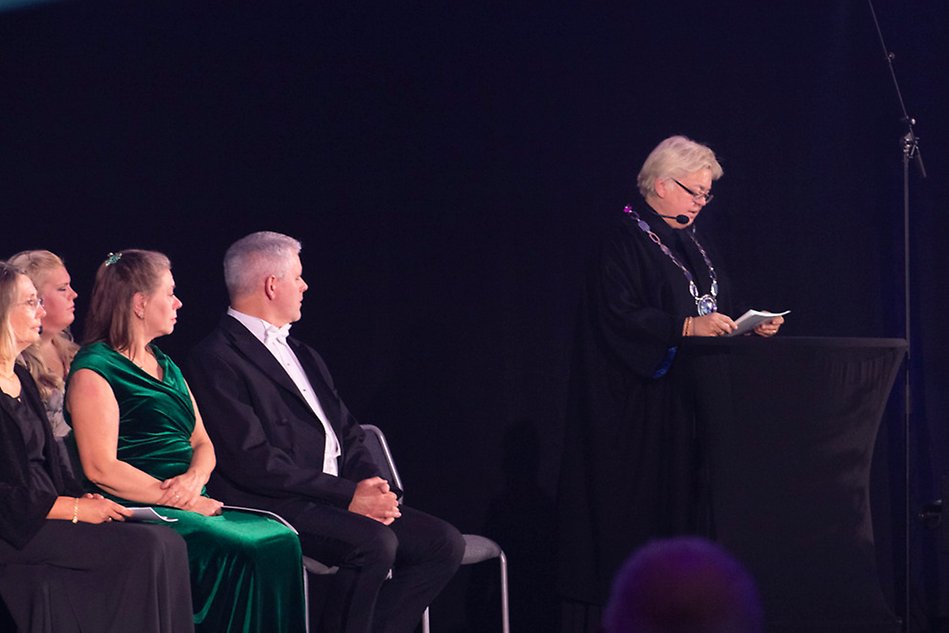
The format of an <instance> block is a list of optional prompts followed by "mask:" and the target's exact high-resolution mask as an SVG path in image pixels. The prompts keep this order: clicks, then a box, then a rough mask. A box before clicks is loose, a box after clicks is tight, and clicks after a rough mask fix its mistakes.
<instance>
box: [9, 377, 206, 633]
mask: <svg viewBox="0 0 949 633" xmlns="http://www.w3.org/2000/svg"><path fill="white" fill-rule="evenodd" d="M16 374H17V376H18V377H19V379H20V383H21V385H22V389H21V394H20V397H19V398H12V397H10V396H9V395H7V394H5V393H2V392H0V597H2V599H3V602H5V603H6V607H7V609H8V610H9V612H10V615H11V616H12V618H13V620H14V621H15V623H16V626H17V628H18V630H20V631H24V632H25V631H29V632H31V633H32V632H37V633H38V632H40V631H55V632H56V633H63V632H73V631H76V632H78V631H97V632H99V631H101V632H107V631H114V632H116V633H118V632H120V631H121V632H126V631H136V633H138V632H154V633H178V632H180V631H185V632H187V631H193V630H194V625H193V622H192V611H191V591H190V585H189V582H188V557H187V552H186V549H185V544H184V541H183V540H182V539H181V537H180V536H178V535H177V534H176V533H175V532H174V531H173V530H169V529H166V528H164V527H160V526H150V525H143V524H131V523H128V524H127V523H121V522H114V523H105V524H100V525H93V524H90V523H76V524H73V523H72V522H70V521H61V520H50V519H47V518H46V515H47V514H48V513H49V510H50V508H52V506H53V504H54V503H55V501H56V498H57V497H58V496H79V495H81V494H82V490H81V488H80V486H79V484H78V482H76V481H74V480H73V479H72V478H71V477H70V476H68V475H67V474H64V472H63V468H62V465H61V463H60V459H59V450H58V448H57V446H56V444H55V442H54V440H53V437H52V433H51V432H50V426H49V423H48V422H46V421H45V414H44V410H43V405H42V404H41V401H40V397H39V393H38V392H37V390H36V385H35V384H34V383H33V379H32V378H31V377H30V374H29V373H28V372H27V371H26V370H25V369H23V368H21V367H19V366H17V367H16Z"/></svg>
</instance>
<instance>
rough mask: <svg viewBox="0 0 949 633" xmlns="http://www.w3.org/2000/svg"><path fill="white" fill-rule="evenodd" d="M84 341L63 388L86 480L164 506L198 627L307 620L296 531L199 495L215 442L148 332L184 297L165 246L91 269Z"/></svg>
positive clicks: (164, 323) (289, 624) (271, 630)
mask: <svg viewBox="0 0 949 633" xmlns="http://www.w3.org/2000/svg"><path fill="white" fill-rule="evenodd" d="M90 304H91V305H90V308H89V315H88V317H87V319H86V340H85V345H84V346H83V347H82V349H80V350H79V353H78V354H77V355H76V357H75V359H73V363H72V369H71V371H70V375H69V383H68V387H67V389H66V413H67V420H68V421H70V422H71V424H72V427H73V432H74V436H75V440H76V446H77V448H78V452H79V458H80V460H81V462H82V469H83V471H84V472H85V475H86V477H87V478H88V479H89V480H90V481H91V482H92V483H93V484H95V485H96V486H97V487H98V489H99V490H101V491H103V492H104V493H106V494H107V495H108V496H110V497H112V498H114V499H116V500H118V501H120V502H122V503H126V502H132V503H135V504H148V505H157V506H164V508H162V514H165V515H168V516H169V517H170V518H173V519H176V520H177V522H175V523H173V524H171V527H173V528H174V529H175V530H177V531H178V532H179V533H180V534H181V535H182V536H183V537H184V539H185V541H186V542H187V544H188V556H189V558H190V561H191V586H192V598H193V601H194V609H195V610H194V619H195V625H196V629H197V630H199V631H208V632H211V631H213V632H215V633H218V632H224V631H240V632H242V633H252V632H261V633H264V632H266V633H283V632H287V633H289V632H295V631H303V630H305V628H306V618H305V596H304V595H303V564H302V557H301V553H300V542H299V539H298V538H297V536H296V534H295V533H294V532H293V531H292V530H291V529H290V528H288V527H285V526H284V525H282V524H281V523H279V522H278V521H276V520H274V519H271V518H268V517H264V516H260V515H258V514H252V513H248V512H241V511H234V510H223V511H222V504H221V503H220V502H219V501H216V500H215V499H212V498H210V497H208V496H207V495H206V494H205V491H204V486H205V484H206V483H207V481H208V478H209V477H210V475H211V471H212V470H213V469H214V465H215V457H214V447H213V446H212V445H211V441H210V439H209V438H208V434H207V432H206V431H205V428H204V423H203V422H202V420H201V414H200V413H199V412H198V408H197V406H196V405H195V402H194V399H193V398H192V396H191V391H190V389H189V388H188V385H187V384H186V383H185V380H184V378H183V376H182V375H181V371H180V370H179V369H178V366H177V365H175V363H174V362H172V360H171V359H170V358H169V357H168V356H166V355H165V354H164V353H163V352H162V351H161V350H160V349H159V348H158V347H157V346H156V345H155V344H154V343H153V342H152V341H153V340H154V339H155V338H157V337H159V336H164V335H167V334H171V332H172V330H174V327H175V323H176V321H177V313H178V309H179V308H180V307H181V305H182V304H181V301H180V300H179V299H178V297H176V296H175V281H174V278H173V277H172V274H171V263H170V262H169V261H168V258H167V257H165V256H164V255H162V254H161V253H156V252H153V251H143V250H126V251H123V252H120V253H115V254H109V257H108V258H107V259H106V261H105V262H104V263H103V264H102V265H101V266H99V270H98V271H97V273H96V280H95V285H94V287H93V289H92V298H91V300H90Z"/></svg>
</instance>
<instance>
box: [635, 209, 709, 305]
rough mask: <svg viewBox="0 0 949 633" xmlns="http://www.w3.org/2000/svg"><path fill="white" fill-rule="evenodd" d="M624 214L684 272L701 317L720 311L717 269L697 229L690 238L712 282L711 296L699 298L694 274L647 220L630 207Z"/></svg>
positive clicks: (693, 230) (690, 234) (690, 233)
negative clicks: (677, 257)
mask: <svg viewBox="0 0 949 633" xmlns="http://www.w3.org/2000/svg"><path fill="white" fill-rule="evenodd" d="M623 213H625V214H626V215H628V216H630V217H631V218H632V219H633V220H635V221H636V226H638V227H639V230H641V231H642V232H643V233H645V234H646V235H648V236H649V239H650V240H652V241H653V242H655V244H656V246H658V247H659V249H660V250H661V251H662V252H663V253H665V254H666V257H668V258H669V259H671V260H672V263H673V264H675V265H676V266H678V267H679V270H681V271H682V274H683V275H685V278H686V280H688V282H689V293H691V295H692V298H693V299H695V309H696V311H697V312H698V314H699V316H705V315H706V314H711V313H712V312H715V310H717V309H718V302H717V301H716V298H717V297H718V277H717V276H716V275H715V268H714V267H713V266H712V262H711V260H709V258H708V255H707V254H706V253H705V249H704V248H702V245H701V244H699V241H698V239H696V237H695V227H694V226H693V227H692V230H691V231H689V237H691V238H692V242H693V243H694V244H695V247H696V248H697V249H699V253H701V254H702V259H704V260H705V265H706V266H707V267H708V276H709V278H711V280H712V286H711V292H710V293H709V294H704V295H701V296H699V289H698V286H696V285H695V279H694V278H693V277H692V273H690V272H689V269H688V268H686V267H685V266H683V265H682V263H681V262H680V261H679V260H678V259H676V256H675V255H673V254H672V251H670V250H669V247H668V246H666V245H665V244H663V243H662V240H660V239H659V236H658V235H656V232H655V231H653V230H652V227H650V226H649V225H648V224H647V223H646V222H645V220H643V219H642V218H640V217H639V214H638V213H636V212H635V211H633V209H632V207H630V206H629V205H627V206H626V208H625V209H623Z"/></svg>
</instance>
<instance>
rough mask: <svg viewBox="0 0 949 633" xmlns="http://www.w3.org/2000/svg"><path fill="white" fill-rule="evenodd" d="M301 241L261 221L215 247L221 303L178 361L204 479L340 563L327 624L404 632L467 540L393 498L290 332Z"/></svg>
mask: <svg viewBox="0 0 949 633" xmlns="http://www.w3.org/2000/svg"><path fill="white" fill-rule="evenodd" d="M299 253H300V243H299V242H298V241H297V240H295V239H293V238H291V237H288V236H286V235H282V234H279V233H272V232H269V231H264V232H259V233H253V234H251V235H248V236H247V237H244V238H243V239H240V240H238V241H237V242H235V243H234V244H233V245H231V247H230V248H229V249H228V250H227V253H226V254H225V256H224V280H225V283H226V285H227V290H228V294H229V296H230V308H229V309H228V311H227V315H226V316H225V317H224V318H223V319H222V321H221V323H220V325H219V326H218V327H217V329H215V330H214V331H213V332H212V333H211V334H210V335H209V336H208V337H207V338H205V339H204V340H203V341H202V342H201V343H200V344H199V345H198V346H197V347H196V348H195V349H194V350H193V351H192V353H191V355H190V358H189V364H188V368H189V372H188V379H189V381H190V384H191V388H192V390H193V392H194V395H195V398H196V400H197V402H198V404H199V406H200V407H201V411H202V413H203V414H204V420H205V425H206V426H207V430H208V433H209V434H210V436H211V439H212V441H213V442H214V447H215V451H216V453H217V469H216V470H215V473H214V476H213V477H212V479H211V481H210V482H209V485H208V487H209V490H211V491H212V494H214V496H215V497H217V498H218V499H221V500H222V501H224V502H225V503H227V504H231V505H240V506H253V507H257V508H265V509H267V510H271V511H273V512H276V513H278V514H280V515H281V516H283V517H284V518H286V519H287V520H288V521H290V523H292V524H293V526H294V527H295V528H296V529H297V530H298V531H299V533H300V542H301V544H302V546H303V553H304V555H306V556H310V557H312V558H315V559H317V560H319V561H320V562H322V563H324V564H327V565H334V566H338V567H339V572H338V573H337V574H336V575H335V576H333V577H332V578H331V580H330V583H331V589H330V596H329V597H328V599H327V610H326V612H325V613H324V614H323V618H322V627H323V629H324V630H326V631H334V632H335V631H342V632H345V633H368V632H370V631H372V632H382V631H384V632H387V633H388V632H392V633H411V632H412V631H413V630H414V629H415V626H416V624H417V623H418V622H419V620H420V618H421V615H422V612H423V611H424V610H425V608H426V607H427V606H428V604H429V603H430V602H431V601H432V600H433V599H434V598H435V596H436V595H438V593H439V592H440V591H441V590H442V588H443V587H444V586H445V584H447V583H448V581H449V580H450V579H451V577H452V576H453V575H454V573H455V571H456V570H457V568H458V566H459V565H460V563H461V557H462V554H463V553H464V547H465V546H464V539H463V538H462V537H461V535H460V534H459V533H458V531H457V530H456V529H455V528H454V527H452V526H451V525H449V524H448V523H446V522H444V521H442V520H440V519H437V518H435V517H432V516H430V515H427V514H424V513H422V512H419V511H418V510H414V509H412V508H407V507H405V506H400V505H399V504H398V502H397V499H396V495H395V492H394V491H392V490H390V489H389V485H388V483H387V482H386V481H385V480H383V479H381V478H380V477H379V470H378V468H377V467H376V465H375V464H374V463H373V461H372V458H371V456H370V454H369V452H368V449H367V448H366V447H365V446H364V444H363V432H362V429H361V428H360V427H359V425H358V424H357V423H356V420H355V419H354V418H353V417H352V415H350V413H349V411H348V410H347V408H346V405H345V404H343V401H342V400H340V398H339V396H338V395H337V393H336V390H335V388H334V386H333V380H332V378H331V377H330V373H329V371H328V370H327V368H326V365H325V364H324V363H323V359H322V358H320V355H319V354H317V353H316V351H314V350H313V349H311V348H310V347H308V346H307V345H305V344H303V343H301V342H299V341H297V340H296V339H294V338H288V337H287V333H288V331H289V329H290V324H291V323H293V322H295V321H297V320H299V319H300V314H301V313H300V309H301V304H302V301H303V293H304V292H305V291H306V289H307V284H306V282H305V281H304V280H303V276H302V274H303V267H302V264H301V262H300V255H299ZM390 569H391V570H392V578H391V579H390V580H388V581H386V577H387V575H388V573H389V570H390Z"/></svg>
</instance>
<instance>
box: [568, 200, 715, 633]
mask: <svg viewBox="0 0 949 633" xmlns="http://www.w3.org/2000/svg"><path fill="white" fill-rule="evenodd" d="M639 215H640V216H641V217H642V219H643V220H645V221H646V222H647V223H648V224H649V225H650V227H651V228H652V230H653V232H654V233H655V234H656V235H657V236H658V237H659V239H660V240H661V242H662V243H663V244H665V245H666V246H668V247H669V249H670V250H671V251H672V253H673V254H675V256H676V258H677V259H678V260H679V261H680V262H681V263H682V264H683V265H684V266H686V267H688V268H689V270H690V271H691V273H692V275H693V278H694V280H695V282H696V284H697V286H698V290H699V294H700V295H704V294H706V293H708V292H709V291H710V286H711V280H710V276H709V272H708V267H707V266H706V263H705V260H704V259H703V257H702V255H701V253H700V252H699V250H698V249H697V248H696V246H695V243H694V242H693V240H692V238H691V237H690V235H689V232H690V231H691V230H692V228H691V227H690V228H685V229H678V230H676V229H672V228H671V227H669V226H668V225H667V224H666V223H665V222H664V221H662V220H661V219H660V218H658V217H657V216H656V215H655V213H653V212H652V211H650V210H649V208H648V207H646V206H645V205H641V208H640V210H639ZM700 242H702V245H703V246H704V247H706V252H708V254H709V256H710V258H711V261H712V264H713V265H715V266H716V272H717V273H718V280H719V288H720V290H719V294H718V305H719V311H720V312H723V313H725V314H729V306H727V304H726V302H725V299H726V294H727V288H725V282H724V280H723V278H722V274H721V273H720V272H719V270H718V267H717V265H718V264H719V262H718V261H716V257H715V255H714V253H712V252H709V251H708V248H707V246H708V245H707V244H705V243H704V240H701V239H700ZM697 314H698V313H697V308H696V302H695V299H694V298H693V297H692V295H691V294H690V292H689V284H688V281H687V279H686V277H685V276H684V274H683V272H682V270H681V269H680V268H679V267H677V266H676V265H675V263H674V262H673V261H672V260H671V259H670V258H669V257H668V256H667V255H665V254H664V253H663V252H662V250H661V249H660V248H659V246H658V245H657V244H656V243H655V242H654V241H653V240H651V239H650V237H649V236H648V235H647V234H646V233H645V232H643V231H642V230H641V229H640V228H639V227H638V226H637V223H636V222H635V221H634V220H633V219H632V218H631V217H629V216H627V215H625V214H623V216H622V217H619V218H617V219H616V221H615V223H614V224H612V225H611V226H610V228H609V230H608V231H607V234H606V235H605V239H604V240H603V242H602V244H601V246H600V249H599V252H598V253H597V256H596V257H595V258H594V261H593V263H592V265H591V267H590V271H589V275H588V278H587V282H586V288H585V292H584V297H583V300H582V302H581V309H580V314H579V319H578V332H577V341H576V348H575V350H574V356H573V360H572V366H571V383H570V394H569V399H568V408H567V418H566V431H565V438H564V455H563V462H562V467H561V480H560V493H559V511H558V521H559V526H558V535H559V552H558V561H559V573H558V587H559V591H560V594H561V596H562V597H563V598H564V599H566V601H568V602H573V603H576V604H580V605H585V606H587V607H591V608H592V612H593V613H594V614H595V613H596V612H597V610H598V607H600V606H602V605H604V604H605V603H606V600H607V598H608V596H609V588H610V583H611V581H612V578H613V575H614V574H615V573H616V571H617V570H618V569H619V567H620V565H621V564H622V562H623V561H624V560H625V559H626V557H627V556H629V555H630V553H632V551H633V550H635V549H636V548H637V547H638V546H640V545H642V544H643V543H645V542H646V541H648V540H650V539H651V538H655V537H661V536H664V535H671V534H676V533H683V532H689V531H692V530H693V529H694V528H695V522H696V520H697V518H696V512H697V508H696V507H695V489H694V485H695V483H694V477H695V468H696V465H695V463H694V461H693V447H692V444H693V428H692V411H691V407H690V406H689V402H688V395H687V394H688V389H687V388H684V385H683V384H682V380H683V377H682V376H680V375H679V374H680V372H679V371H677V369H678V368H677V364H676V362H675V357H676V352H677V347H678V345H679V344H680V342H681V339H682V326H683V321H684V319H685V318H686V317H687V316H697ZM593 619H594V620H595V619H596V615H594V618H593ZM597 625H598V622H592V623H591V624H590V625H589V627H587V626H577V627H569V626H568V627H566V628H567V629H572V630H581V629H586V628H590V629H591V630H595V628H596V626H597Z"/></svg>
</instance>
